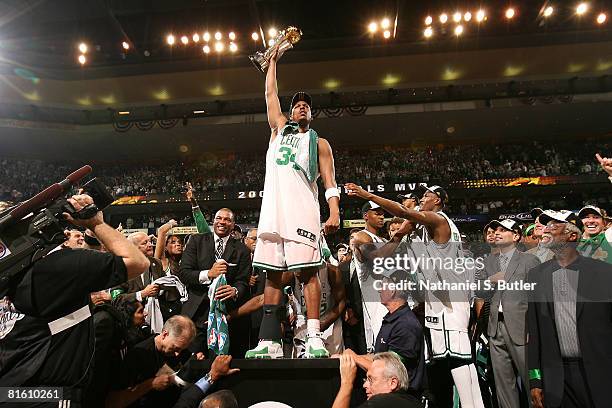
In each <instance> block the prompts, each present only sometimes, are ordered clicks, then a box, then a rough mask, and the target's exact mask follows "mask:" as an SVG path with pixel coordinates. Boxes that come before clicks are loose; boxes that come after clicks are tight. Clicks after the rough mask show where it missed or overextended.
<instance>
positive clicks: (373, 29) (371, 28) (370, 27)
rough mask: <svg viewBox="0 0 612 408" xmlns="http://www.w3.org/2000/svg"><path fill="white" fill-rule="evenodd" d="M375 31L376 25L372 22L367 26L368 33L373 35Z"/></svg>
mask: <svg viewBox="0 0 612 408" xmlns="http://www.w3.org/2000/svg"><path fill="white" fill-rule="evenodd" d="M376 30H378V24H376V22H374V21H372V22H371V23H370V24H368V31H369V32H371V33H375V32H376Z"/></svg>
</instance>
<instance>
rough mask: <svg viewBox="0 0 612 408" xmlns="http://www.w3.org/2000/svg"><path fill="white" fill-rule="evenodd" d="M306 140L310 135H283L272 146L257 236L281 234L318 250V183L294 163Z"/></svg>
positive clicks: (267, 161) (278, 135)
mask: <svg viewBox="0 0 612 408" xmlns="http://www.w3.org/2000/svg"><path fill="white" fill-rule="evenodd" d="M303 137H309V134H308V133H294V134H287V135H284V136H283V135H282V131H280V132H279V133H278V134H277V136H276V137H275V138H274V140H273V141H271V142H270V144H269V146H268V152H267V153H266V177H265V181H264V193H263V194H264V196H263V199H262V202H261V212H260V216H259V226H258V228H257V233H258V235H262V234H278V235H280V236H281V238H283V239H287V240H291V241H297V242H301V243H303V244H306V245H309V246H312V247H314V248H317V245H318V242H319V235H320V228H321V215H320V212H319V192H318V188H317V183H316V179H315V181H314V182H312V183H311V182H309V181H308V179H307V178H306V176H305V175H304V173H303V172H302V171H301V170H299V168H298V167H297V166H296V165H295V163H294V161H295V157H296V155H297V150H298V145H299V142H300V140H301V138H303ZM317 178H318V175H317Z"/></svg>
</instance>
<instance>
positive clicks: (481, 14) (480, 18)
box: [476, 10, 486, 23]
mask: <svg viewBox="0 0 612 408" xmlns="http://www.w3.org/2000/svg"><path fill="white" fill-rule="evenodd" d="M485 17H486V15H485V12H484V10H478V11H477V12H476V21H478V22H479V23H481V22H483V21H484V19H485Z"/></svg>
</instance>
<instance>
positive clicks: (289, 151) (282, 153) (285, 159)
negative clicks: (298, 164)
mask: <svg viewBox="0 0 612 408" xmlns="http://www.w3.org/2000/svg"><path fill="white" fill-rule="evenodd" d="M299 142H300V138H299V137H296V136H295V135H284V136H282V138H281V142H280V147H279V149H278V152H277V154H276V164H278V165H279V166H286V165H288V164H289V163H294V162H295V150H297V147H298V143H299Z"/></svg>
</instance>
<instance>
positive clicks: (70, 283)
mask: <svg viewBox="0 0 612 408" xmlns="http://www.w3.org/2000/svg"><path fill="white" fill-rule="evenodd" d="M68 202H69V203H70V204H71V205H72V206H73V207H74V210H75V212H79V211H81V210H82V209H83V208H85V207H87V206H88V205H90V204H93V199H92V198H91V197H90V196H88V195H84V194H82V195H75V196H73V197H72V198H70V199H68ZM63 216H64V218H65V219H66V220H68V221H69V222H70V223H72V224H74V225H75V226H77V227H81V228H89V229H90V230H91V231H92V232H93V233H94V234H95V236H96V237H97V238H98V240H99V241H100V242H101V243H102V244H103V245H104V246H105V247H106V248H107V249H108V251H109V253H102V252H97V251H90V250H82V249H79V250H73V249H70V248H62V249H58V250H53V251H51V252H49V253H48V254H47V255H46V256H45V257H43V258H42V259H40V260H38V261H37V262H35V263H34V264H33V265H32V267H31V268H29V269H28V270H27V271H25V272H24V273H21V274H20V275H18V279H16V280H15V281H13V282H11V286H10V288H9V292H8V293H9V294H8V296H6V297H4V298H3V299H1V300H0V321H1V322H3V323H2V330H0V386H1V387H8V386H23V387H40V386H50V387H63V399H64V400H70V401H71V406H72V407H78V406H81V404H80V401H81V395H80V394H81V391H80V390H82V389H83V388H85V386H86V384H87V380H88V373H89V370H90V366H91V362H92V361H93V353H94V337H93V330H92V325H93V319H90V317H91V312H90V309H89V294H90V293H91V292H95V291H100V290H102V289H105V288H109V287H112V286H115V285H117V284H119V283H121V282H125V281H126V280H127V279H130V278H134V277H136V276H138V275H140V274H141V273H142V272H143V270H145V269H147V268H148V267H149V261H148V260H147V259H146V257H145V256H144V255H143V254H142V253H141V252H140V251H138V249H137V248H136V247H135V246H134V245H132V244H131V243H129V242H128V241H127V240H126V239H125V238H124V237H123V235H122V234H121V233H120V232H118V231H116V230H115V229H114V228H112V227H111V226H109V225H107V224H105V223H104V220H103V218H102V212H100V211H98V212H97V213H96V214H95V215H94V216H93V217H91V218H88V219H74V218H73V217H72V216H70V215H69V214H67V213H64V214H63ZM10 405H11V404H8V406H10ZM47 405H49V406H51V405H52V406H57V402H54V403H47ZM17 406H19V407H27V406H45V404H27V403H23V402H19V403H18V404H17Z"/></svg>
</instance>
